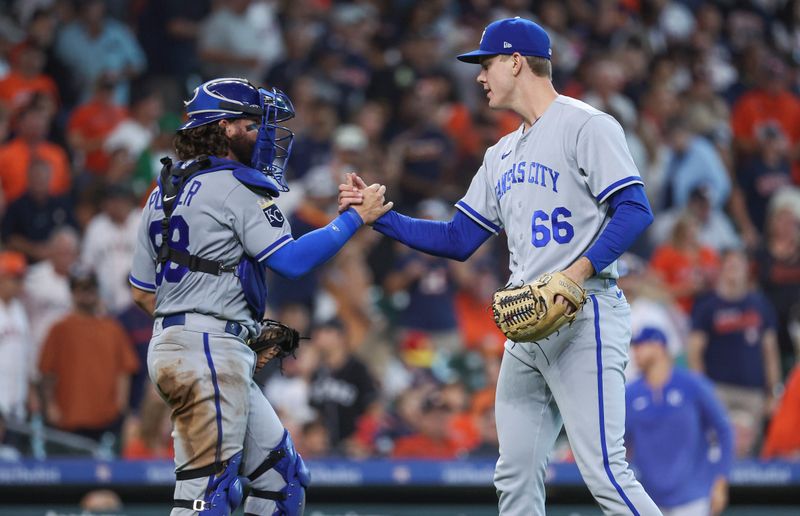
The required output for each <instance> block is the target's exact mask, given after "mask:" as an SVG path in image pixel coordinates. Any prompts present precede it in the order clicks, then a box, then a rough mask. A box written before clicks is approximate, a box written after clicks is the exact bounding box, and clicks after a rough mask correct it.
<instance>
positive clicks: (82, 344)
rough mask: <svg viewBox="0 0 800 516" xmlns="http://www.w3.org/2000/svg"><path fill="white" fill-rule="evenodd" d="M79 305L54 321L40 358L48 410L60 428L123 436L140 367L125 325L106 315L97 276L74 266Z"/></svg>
mask: <svg viewBox="0 0 800 516" xmlns="http://www.w3.org/2000/svg"><path fill="white" fill-rule="evenodd" d="M70 290H71V291H72V298H73V303H74V310H73V311H72V312H71V313H70V314H68V315H67V316H66V317H64V318H63V319H61V320H60V321H58V322H57V323H56V324H54V325H53V326H52V328H51V329H50V332H49V333H48V335H47V338H46V339H45V342H44V346H43V347H42V351H41V354H40V358H39V370H40V372H41V374H42V393H43V398H44V399H43V402H44V413H45V415H46V419H47V421H48V423H49V424H50V425H52V426H55V427H56V428H59V429H61V430H65V431H68V432H72V433H75V434H78V435H82V436H84V437H88V438H90V439H94V440H97V441H99V440H100V439H101V437H102V436H103V434H105V433H106V432H109V433H111V434H116V435H117V436H118V434H119V432H120V428H121V425H122V417H123V415H124V414H125V412H126V411H127V409H128V392H129V389H130V376H131V375H132V374H134V373H135V372H136V371H137V370H138V368H139V362H138V360H137V359H136V355H135V354H134V353H133V350H132V345H131V342H130V340H129V339H128V336H127V335H126V334H125V330H123V329H122V327H121V326H120V325H119V324H118V323H117V322H116V321H115V320H114V319H111V318H110V317H106V316H104V315H101V313H100V299H99V296H98V293H97V278H96V276H95V274H94V273H93V272H91V271H90V270H88V269H86V268H83V267H78V268H75V267H73V269H72V270H71V271H70Z"/></svg>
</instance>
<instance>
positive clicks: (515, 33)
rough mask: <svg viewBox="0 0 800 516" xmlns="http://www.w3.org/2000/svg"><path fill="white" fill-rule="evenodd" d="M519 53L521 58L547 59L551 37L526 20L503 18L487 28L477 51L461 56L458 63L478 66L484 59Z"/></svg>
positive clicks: (549, 54)
mask: <svg viewBox="0 0 800 516" xmlns="http://www.w3.org/2000/svg"><path fill="white" fill-rule="evenodd" d="M514 52H519V53H520V54H521V55H523V56H536V57H544V58H545V59H550V56H551V55H552V53H553V51H552V49H551V48H550V36H548V35H547V32H545V31H544V29H543V28H541V27H540V26H539V25H538V24H536V23H534V22H532V21H530V20H526V19H525V18H520V17H519V16H517V17H516V18H505V19H503V20H497V21H495V22H492V23H490V24H489V25H487V26H486V29H484V31H483V35H482V36H481V42H480V48H479V49H478V50H473V51H472V52H467V53H466V54H461V55H460V56H458V60H459V61H464V62H465V63H480V60H481V57H483V56H496V55H498V54H505V55H511V54H513V53H514Z"/></svg>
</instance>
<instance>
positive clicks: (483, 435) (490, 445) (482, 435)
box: [467, 404, 500, 459]
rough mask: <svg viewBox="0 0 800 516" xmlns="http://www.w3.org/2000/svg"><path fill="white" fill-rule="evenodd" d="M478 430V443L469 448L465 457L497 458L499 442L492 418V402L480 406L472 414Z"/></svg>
mask: <svg viewBox="0 0 800 516" xmlns="http://www.w3.org/2000/svg"><path fill="white" fill-rule="evenodd" d="M473 417H474V419H475V427H476V428H477V430H478V439H479V440H478V443H477V444H476V445H475V446H474V447H473V448H472V449H470V451H469V453H468V454H467V457H470V458H484V459H488V458H492V459H497V457H498V456H499V453H500V451H499V450H500V443H499V441H498V439H497V425H496V422H495V419H494V404H491V405H486V406H484V407H481V409H480V410H478V411H477V412H476V413H475V414H474V415H473Z"/></svg>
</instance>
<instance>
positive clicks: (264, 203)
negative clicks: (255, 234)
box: [259, 199, 286, 228]
mask: <svg viewBox="0 0 800 516" xmlns="http://www.w3.org/2000/svg"><path fill="white" fill-rule="evenodd" d="M259 205H260V207H261V210H262V211H263V212H264V216H265V217H266V218H267V222H269V225H270V226H272V227H273V228H279V227H281V226H283V221H284V220H286V217H284V216H283V213H281V210H280V209H278V205H277V204H275V201H272V200H266V199H261V200H260V201H259Z"/></svg>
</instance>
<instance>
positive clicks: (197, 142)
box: [173, 123, 230, 161]
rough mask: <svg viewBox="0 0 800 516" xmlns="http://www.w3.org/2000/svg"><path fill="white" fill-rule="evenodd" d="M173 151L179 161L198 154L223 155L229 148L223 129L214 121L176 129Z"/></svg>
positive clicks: (220, 156) (192, 157)
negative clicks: (179, 129)
mask: <svg viewBox="0 0 800 516" xmlns="http://www.w3.org/2000/svg"><path fill="white" fill-rule="evenodd" d="M173 145H174V146H175V153H176V154H177V156H178V159H179V160H181V161H187V160H190V159H194V158H197V157H198V156H202V155H206V156H216V157H219V158H222V157H225V156H226V155H227V154H228V151H229V150H230V143H229V141H228V137H227V136H225V129H224V128H223V127H222V126H221V125H219V124H216V123H212V124H205V125H201V126H198V127H192V128H191V129H186V130H184V131H178V133H177V134H176V135H175V140H174V141H173Z"/></svg>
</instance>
